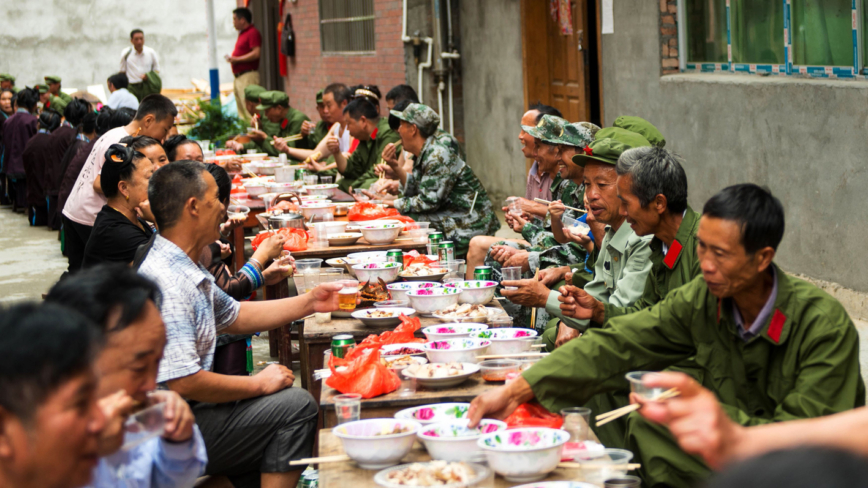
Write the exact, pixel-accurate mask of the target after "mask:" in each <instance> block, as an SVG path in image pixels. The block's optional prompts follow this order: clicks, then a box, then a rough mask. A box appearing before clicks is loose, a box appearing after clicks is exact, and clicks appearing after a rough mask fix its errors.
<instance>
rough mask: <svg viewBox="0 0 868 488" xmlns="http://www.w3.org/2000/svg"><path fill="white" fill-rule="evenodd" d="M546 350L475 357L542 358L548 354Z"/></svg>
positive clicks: (477, 357) (478, 357)
mask: <svg viewBox="0 0 868 488" xmlns="http://www.w3.org/2000/svg"><path fill="white" fill-rule="evenodd" d="M548 355H549V353H547V352H526V353H513V354H487V355H485V356H476V359H509V358H543V357H546V356H548Z"/></svg>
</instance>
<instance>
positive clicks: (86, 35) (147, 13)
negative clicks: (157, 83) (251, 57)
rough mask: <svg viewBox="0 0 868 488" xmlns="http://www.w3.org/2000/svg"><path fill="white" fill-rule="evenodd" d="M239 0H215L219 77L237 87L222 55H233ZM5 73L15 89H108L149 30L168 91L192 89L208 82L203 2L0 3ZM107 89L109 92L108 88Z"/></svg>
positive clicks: (0, 62) (89, 0) (150, 43)
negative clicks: (137, 33)
mask: <svg viewBox="0 0 868 488" xmlns="http://www.w3.org/2000/svg"><path fill="white" fill-rule="evenodd" d="M235 3H236V2H235V0H215V2H214V4H215V5H214V8H215V15H216V23H217V34H218V36H219V37H218V41H217V53H218V57H219V58H220V60H221V62H220V79H221V81H223V82H231V81H232V70H231V69H230V67H229V63H226V62H223V61H222V59H223V55H224V54H229V53H231V52H232V49H233V48H234V46H235V39H236V37H237V32H236V31H235V29H234V28H233V27H232V10H233V9H234V8H236V7H235ZM0 18H2V19H4V21H3V29H0V53H2V54H0V72H4V73H6V72H8V73H11V74H12V75H14V76H15V77H16V78H17V80H16V81H15V84H16V86H19V87H23V86H25V85H33V84H36V83H37V82H43V79H42V77H43V76H45V75H57V76H60V77H61V78H62V79H63V87H64V88H79V89H85V88H86V87H87V85H95V84H103V85H104V84H105V80H106V78H108V77H109V76H110V75H111V74H113V73H116V72H117V71H118V68H119V66H120V58H121V51H123V50H124V49H125V48H126V47H127V46H130V41H129V39H130V31H131V30H133V29H135V28H140V29H142V30H143V31H144V32H145V45H146V46H150V47H152V48H154V49H155V50H156V51H157V54H158V55H159V56H160V64H161V67H162V71H161V73H160V74H161V76H162V78H163V87H165V88H187V87H190V86H191V85H190V78H201V79H205V80H207V79H208V51H207V38H206V32H205V2H202V1H198V2H188V1H185V2H178V1H172V0H149V1H147V2H132V1H121V2H119V1H114V0H77V1H73V2H70V1H64V0H51V1H47V2H17V1H12V0H9V1H4V2H0ZM106 91H108V88H106Z"/></svg>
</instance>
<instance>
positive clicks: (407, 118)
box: [389, 103, 440, 134]
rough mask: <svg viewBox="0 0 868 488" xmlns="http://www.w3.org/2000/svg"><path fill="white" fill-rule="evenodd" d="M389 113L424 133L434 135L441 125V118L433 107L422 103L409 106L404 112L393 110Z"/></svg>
mask: <svg viewBox="0 0 868 488" xmlns="http://www.w3.org/2000/svg"><path fill="white" fill-rule="evenodd" d="M389 113H391V114H392V115H394V116H395V117H397V118H398V119H400V120H403V121H404V122H408V123H410V124H413V125H415V126H416V127H418V128H419V129H420V130H422V131H424V132H429V133H432V134H433V133H434V131H435V130H437V127H438V126H439V125H440V116H439V115H437V112H435V111H434V109H432V108H431V107H429V106H427V105H422V104H421V103H411V104H410V105H407V107H406V108H405V109H404V111H403V112H398V111H397V110H392V111H390V112H389Z"/></svg>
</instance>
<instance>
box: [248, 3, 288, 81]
mask: <svg viewBox="0 0 868 488" xmlns="http://www.w3.org/2000/svg"><path fill="white" fill-rule="evenodd" d="M249 8H250V10H251V11H252V12H253V24H254V25H255V26H256V27H257V28H258V29H259V33H260V34H261V35H262V48H261V54H260V56H259V84H260V85H262V86H263V87H265V89H266V90H277V91H283V77H282V76H280V56H283V54H281V52H280V50H279V49H278V40H277V26H278V25H279V24H280V23H282V22H283V19H281V18H280V5H279V4H278V3H277V2H272V1H269V0H251V1H250V4H249Z"/></svg>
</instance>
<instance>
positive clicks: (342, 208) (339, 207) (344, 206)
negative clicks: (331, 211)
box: [335, 202, 355, 217]
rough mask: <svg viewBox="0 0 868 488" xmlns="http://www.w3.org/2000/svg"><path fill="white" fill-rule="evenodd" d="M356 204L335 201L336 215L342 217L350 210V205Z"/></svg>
mask: <svg viewBox="0 0 868 488" xmlns="http://www.w3.org/2000/svg"><path fill="white" fill-rule="evenodd" d="M353 205H355V203H352V202H335V216H336V217H342V216H344V215H346V214H348V213H349V212H350V207H352V206H353Z"/></svg>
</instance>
